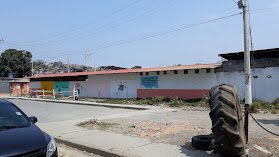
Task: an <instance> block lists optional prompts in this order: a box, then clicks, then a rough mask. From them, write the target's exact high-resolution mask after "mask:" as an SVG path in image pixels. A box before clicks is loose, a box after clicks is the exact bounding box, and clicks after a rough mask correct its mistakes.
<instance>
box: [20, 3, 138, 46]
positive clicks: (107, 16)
mask: <svg viewBox="0 0 279 157" xmlns="http://www.w3.org/2000/svg"><path fill="white" fill-rule="evenodd" d="M140 1H142V0H137V1H136V2H134V3H132V4H129V5H128V6H126V7H124V8H121V9H119V10H117V11H115V12H113V13H112V14H109V15H106V16H104V17H101V18H99V19H97V20H95V21H92V22H89V23H87V24H85V25H82V26H79V27H76V28H74V29H72V30H69V31H66V32H63V33H59V34H56V35H52V36H49V37H45V38H42V39H37V40H32V41H23V42H17V43H28V42H36V41H42V40H46V39H50V38H54V37H57V36H60V35H64V34H67V33H70V32H73V31H76V30H78V29H81V28H84V27H86V26H89V25H92V24H96V23H98V22H100V21H102V20H105V19H107V18H109V17H111V16H113V15H115V14H118V13H119V12H121V11H123V10H126V9H128V8H130V7H131V6H133V5H135V4H137V3H139V2H140Z"/></svg>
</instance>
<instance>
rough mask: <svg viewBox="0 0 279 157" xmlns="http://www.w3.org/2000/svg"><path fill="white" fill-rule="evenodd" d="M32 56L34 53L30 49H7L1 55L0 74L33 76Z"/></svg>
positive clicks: (4, 75)
mask: <svg viewBox="0 0 279 157" xmlns="http://www.w3.org/2000/svg"><path fill="white" fill-rule="evenodd" d="M31 58H32V54H31V52H29V51H25V50H19V51H18V50H16V49H7V50H6V51H5V52H3V53H2V54H1V56H0V76H1V77H7V76H8V75H9V74H13V75H14V77H24V76H31Z"/></svg>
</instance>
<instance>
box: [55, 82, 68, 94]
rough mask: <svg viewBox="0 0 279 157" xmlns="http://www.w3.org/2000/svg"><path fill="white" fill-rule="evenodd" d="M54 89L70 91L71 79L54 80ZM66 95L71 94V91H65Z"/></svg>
mask: <svg viewBox="0 0 279 157" xmlns="http://www.w3.org/2000/svg"><path fill="white" fill-rule="evenodd" d="M54 91H56V92H63V91H69V81H54ZM64 96H69V93H64Z"/></svg>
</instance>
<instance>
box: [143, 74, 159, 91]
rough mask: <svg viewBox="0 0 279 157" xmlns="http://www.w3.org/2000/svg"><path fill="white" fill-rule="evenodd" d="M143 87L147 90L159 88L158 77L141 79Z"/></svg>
mask: <svg viewBox="0 0 279 157" xmlns="http://www.w3.org/2000/svg"><path fill="white" fill-rule="evenodd" d="M141 85H142V86H144V87H145V88H152V87H155V88H158V87H159V86H158V76H148V77H141Z"/></svg>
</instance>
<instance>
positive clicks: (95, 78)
mask: <svg viewBox="0 0 279 157" xmlns="http://www.w3.org/2000/svg"><path fill="white" fill-rule="evenodd" d="M252 54H253V57H252V58H254V59H252V61H253V64H252V67H253V68H252V72H253V73H252V76H253V78H252V92H253V99H261V100H266V101H273V100H274V99H275V98H277V97H279V90H278V89H277V88H278V85H279V49H269V50H258V51H254V52H253V53H252ZM219 56H221V57H223V58H224V59H226V60H225V61H224V62H223V63H214V64H195V65H182V66H171V67H158V68H144V69H124V70H112V71H96V72H78V73H63V74H46V75H39V76H33V77H29V78H30V88H31V89H32V88H33V89H46V90H52V89H54V90H62V91H63V90H64V91H66V90H72V89H73V88H74V86H75V87H76V89H78V91H79V96H80V97H99V96H100V97H102V98H122V99H123V98H152V97H154V96H164V97H169V98H175V97H179V98H183V99H194V98H201V97H203V96H205V95H207V96H208V93H209V90H210V89H211V87H213V86H215V85H218V84H225V83H226V84H234V85H235V86H236V88H237V90H238V94H239V97H240V99H243V98H244V88H245V82H244V72H243V52H242V53H241V52H239V53H229V54H221V55H219Z"/></svg>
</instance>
